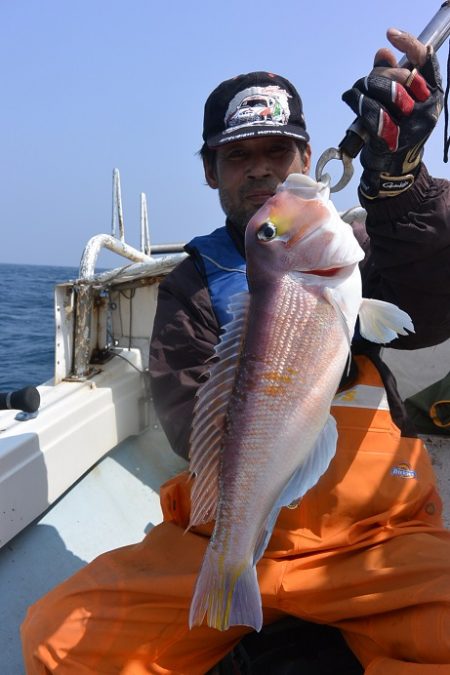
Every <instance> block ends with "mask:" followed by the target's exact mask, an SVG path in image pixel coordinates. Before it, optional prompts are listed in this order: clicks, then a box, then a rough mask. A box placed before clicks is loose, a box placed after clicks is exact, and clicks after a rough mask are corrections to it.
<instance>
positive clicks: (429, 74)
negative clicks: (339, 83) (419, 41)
mask: <svg viewBox="0 0 450 675" xmlns="http://www.w3.org/2000/svg"><path fill="white" fill-rule="evenodd" d="M376 65H382V64H376ZM342 99H343V101H345V103H347V104H348V105H349V106H350V108H351V109H352V110H353V111H354V112H355V113H356V114H357V115H358V117H359V118H360V120H361V122H362V124H363V125H364V127H365V129H366V130H367V132H368V133H369V136H370V140H369V141H368V143H366V145H365V146H364V148H363V149H362V152H361V164H362V166H363V169H364V171H363V173H362V176H361V182H360V190H361V192H362V194H363V195H364V196H365V197H368V198H369V199H375V198H376V197H392V196H395V195H398V194H400V193H401V192H404V190H407V189H408V188H410V187H411V185H412V184H413V183H414V180H415V176H416V174H417V172H418V170H419V164H420V161H421V159H422V155H423V146H424V143H425V141H426V140H427V138H428V136H429V135H430V134H431V132H432V131H433V129H434V127H435V125H436V122H437V120H438V117H439V114H440V112H441V110H442V106H443V92H442V84H441V78H440V74H439V64H438V61H437V59H436V55H435V54H434V52H433V50H432V49H429V50H428V56H427V60H426V62H425V64H424V65H423V66H422V67H421V68H420V69H415V68H414V70H413V71H412V72H411V76H410V77H409V78H408V80H407V82H406V83H405V85H404V86H402V85H401V84H400V83H399V82H395V81H393V80H391V79H389V78H387V77H385V76H383V75H378V74H377V72H376V68H375V69H374V70H373V71H372V73H371V74H370V75H369V76H368V77H366V78H362V79H360V80H358V81H357V82H355V84H354V85H353V88H352V89H349V90H348V91H346V92H344V94H343V95H342Z"/></svg>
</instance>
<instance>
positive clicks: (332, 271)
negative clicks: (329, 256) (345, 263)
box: [302, 267, 344, 277]
mask: <svg viewBox="0 0 450 675" xmlns="http://www.w3.org/2000/svg"><path fill="white" fill-rule="evenodd" d="M343 269H344V268H343V267H329V268H328V269H323V270H302V274H314V275H316V276H318V277H334V276H336V275H337V274H339V272H341V271H342V270H343Z"/></svg>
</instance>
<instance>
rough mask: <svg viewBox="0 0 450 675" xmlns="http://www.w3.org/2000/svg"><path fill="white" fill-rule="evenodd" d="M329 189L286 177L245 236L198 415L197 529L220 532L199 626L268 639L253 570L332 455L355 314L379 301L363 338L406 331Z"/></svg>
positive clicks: (207, 565)
mask: <svg viewBox="0 0 450 675" xmlns="http://www.w3.org/2000/svg"><path fill="white" fill-rule="evenodd" d="M292 185H293V186H294V187H293V188H292ZM324 188H325V186H323V184H318V183H315V181H313V180H312V179H310V178H307V177H305V176H292V177H288V179H287V181H286V184H285V185H284V186H282V187H281V191H280V193H279V194H278V193H277V194H276V195H275V196H274V197H272V198H271V199H269V200H268V202H266V204H265V205H264V206H263V207H262V208H261V209H260V210H259V211H258V212H257V213H256V214H255V216H254V217H253V218H252V219H251V221H250V223H249V224H248V226H247V230H246V252H247V274H248V282H249V294H242V295H239V296H235V297H234V298H233V299H232V302H231V306H230V309H231V311H232V312H233V314H234V320H233V321H232V322H231V323H230V324H228V325H227V326H226V327H225V330H224V335H223V336H222V338H221V342H220V343H219V346H218V348H217V355H218V357H219V360H218V361H217V362H215V363H214V364H213V365H212V367H211V376H210V379H209V381H208V382H206V383H205V385H203V386H202V387H201V388H200V391H199V394H198V400H197V403H196V407H195V411H194V425H193V433H192V436H191V472H192V474H193V475H194V476H195V480H194V484H193V490H192V510H191V522H190V525H196V524H199V523H202V522H206V521H207V520H211V519H213V518H214V517H215V525H214V530H213V534H212V536H211V539H210V542H209V545H208V548H207V551H206V554H205V558H204V561H203V563H202V568H201V570H200V574H199V576H198V578H197V582H196V586H195V590H194V596H193V600H192V604H191V611H190V616H189V623H190V625H191V626H193V625H200V624H201V623H202V622H203V619H204V617H205V615H206V617H207V622H208V624H209V625H210V626H213V627H215V628H218V629H220V630H226V629H227V628H228V627H229V626H230V625H237V624H243V625H247V626H252V627H253V628H255V629H256V630H259V629H260V628H261V625H262V609H261V597H260V593H259V587H258V582H257V575H256V567H255V566H256V563H257V561H258V560H259V558H260V557H261V556H262V555H263V553H264V550H265V548H266V546H267V543H268V541H269V538H270V535H271V532H272V529H273V527H274V524H275V521H276V518H277V516H278V513H279V511H280V509H281V508H282V507H283V506H287V505H289V503H290V502H292V501H293V500H294V499H298V498H301V497H302V496H303V494H305V492H306V491H307V490H308V489H310V488H311V487H312V486H313V485H314V484H315V483H316V482H317V481H318V480H319V478H320V476H321V475H322V474H323V473H324V471H326V469H327V467H328V465H329V463H330V461H331V459H332V457H333V455H334V452H335V449H336V442H337V434H336V425H335V423H334V420H333V419H332V417H331V416H330V407H331V402H332V399H333V396H334V394H335V392H336V390H337V387H338V385H339V381H340V378H341V375H342V372H343V370H344V367H345V363H346V361H347V357H348V353H349V344H350V339H351V336H352V334H353V330H354V325H355V322H356V318H357V315H358V311H359V312H360V317H361V324H362V325H363V324H367V320H365V321H363V314H364V312H362V308H363V304H364V302H368V303H370V302H377V303H378V304H377V305H376V306H373V307H372V306H371V308H372V309H371V311H372V315H370V321H369V324H370V326H371V331H368V332H367V335H366V336H367V337H368V338H369V339H375V340H377V341H379V342H381V341H383V340H385V339H386V336H389V335H390V333H389V331H391V333H392V334H393V335H396V333H395V332H393V330H392V326H395V327H396V330H397V332H401V331H402V330H404V328H403V327H404V326H406V327H407V328H408V329H412V324H411V322H410V320H409V317H407V315H405V313H404V312H401V311H400V310H398V308H395V307H394V306H389V307H387V305H388V303H381V304H380V303H379V302H378V301H366V300H364V301H363V299H362V297H361V280H360V276H359V270H358V262H359V260H361V259H362V257H363V252H362V250H361V249H360V247H359V245H358V244H357V242H356V240H355V238H354V236H353V233H352V232H351V229H350V228H349V226H347V225H346V224H345V223H342V221H341V220H340V218H339V216H338V214H337V212H336V210H335V209H334V207H333V206H332V204H331V203H330V202H329V200H328V197H329V191H328V192H327V190H326V189H324ZM296 190H297V192H295V191H296ZM299 192H300V196H299V194H298V193H299ZM311 195H312V196H311ZM365 311H366V312H367V311H368V310H367V309H366V310H365ZM408 320H409V324H408ZM387 325H389V326H390V327H389V330H387V328H386V326H387ZM386 331H387V332H386ZM389 339H392V337H389ZM389 339H388V340H387V341H389Z"/></svg>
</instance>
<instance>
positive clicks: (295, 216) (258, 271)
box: [245, 174, 364, 290]
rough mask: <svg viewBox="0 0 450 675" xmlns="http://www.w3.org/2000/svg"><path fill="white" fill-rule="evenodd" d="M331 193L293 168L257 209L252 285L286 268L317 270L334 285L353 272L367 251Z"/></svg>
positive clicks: (251, 240) (251, 239)
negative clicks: (336, 281)
mask: <svg viewBox="0 0 450 675" xmlns="http://www.w3.org/2000/svg"><path fill="white" fill-rule="evenodd" d="M329 194H330V191H329V188H328V186H327V185H326V184H324V183H317V182H316V181H315V180H313V179H312V178H310V177H309V176H305V175H303V174H291V175H290V176H288V177H287V179H286V181H285V182H284V183H283V184H282V185H280V186H279V188H278V189H277V192H276V194H275V195H273V197H271V198H270V199H268V200H267V202H265V204H263V206H262V207H261V208H260V209H259V210H258V211H257V212H256V213H255V214H254V216H253V217H252V218H251V220H250V221H249V223H248V225H247V228H246V233H245V249H246V257H247V273H248V280H249V287H250V290H252V286H253V285H254V284H255V283H258V282H260V281H262V280H263V279H266V280H268V281H270V280H274V279H275V280H276V279H278V278H279V277H280V276H283V275H285V274H296V273H302V274H305V275H314V277H318V281H319V283H320V278H323V279H328V281H327V284H328V285H329V282H330V279H331V278H332V277H336V278H346V277H348V276H349V275H350V274H351V273H352V272H353V270H354V269H355V267H356V265H357V264H358V262H359V261H360V260H362V259H363V258H364V252H363V250H362V249H361V247H360V246H359V244H358V242H357V240H356V238H355V236H354V234H353V230H352V228H351V226H350V225H348V224H347V223H345V222H344V221H343V220H342V219H341V218H340V216H339V214H338V212H337V211H336V209H335V207H334V205H333V203H332V202H331V201H330V199H329Z"/></svg>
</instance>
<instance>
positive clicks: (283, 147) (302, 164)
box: [204, 136, 311, 230]
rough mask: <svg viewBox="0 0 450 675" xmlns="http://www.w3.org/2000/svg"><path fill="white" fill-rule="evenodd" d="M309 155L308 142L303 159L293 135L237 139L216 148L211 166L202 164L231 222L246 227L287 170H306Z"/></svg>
mask: <svg viewBox="0 0 450 675" xmlns="http://www.w3.org/2000/svg"><path fill="white" fill-rule="evenodd" d="M310 157H311V150H310V147H309V145H308V146H307V149H306V153H305V156H304V158H303V159H302V156H301V154H300V150H299V148H298V146H297V144H296V142H295V141H294V140H293V139H292V138H287V137H282V136H279V137H277V138H272V137H263V138H252V139H248V140H245V141H236V142H234V143H227V144H226V145H224V146H222V147H220V148H218V149H217V151H216V161H215V163H214V166H209V165H208V164H206V163H205V165H204V166H205V177H206V180H207V183H208V185H209V186H210V187H212V188H214V189H218V190H219V198H220V203H221V205H222V208H223V210H224V212H225V214H226V215H227V216H228V218H229V219H230V220H231V222H232V223H234V224H235V225H237V226H238V227H240V228H241V229H242V230H245V228H246V226H247V223H248V221H249V220H250V218H251V217H252V216H253V215H254V213H256V211H257V210H258V209H259V208H260V206H262V205H263V204H264V202H266V201H267V199H269V197H271V196H272V195H273V194H275V191H276V188H277V185H279V183H282V182H283V181H284V180H286V177H287V176H288V175H289V174H290V173H305V174H306V173H308V172H309V167H310Z"/></svg>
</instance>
